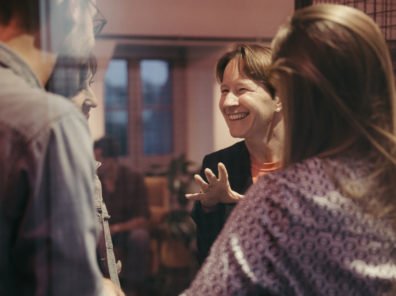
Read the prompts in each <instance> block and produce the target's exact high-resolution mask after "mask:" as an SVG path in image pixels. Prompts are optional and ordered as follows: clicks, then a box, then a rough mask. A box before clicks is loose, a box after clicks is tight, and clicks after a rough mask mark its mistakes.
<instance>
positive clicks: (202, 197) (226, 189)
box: [186, 162, 243, 211]
mask: <svg viewBox="0 0 396 296" xmlns="http://www.w3.org/2000/svg"><path fill="white" fill-rule="evenodd" d="M217 169H218V172H219V178H217V177H216V175H215V174H214V173H213V172H212V170H210V169H208V168H206V169H205V171H204V172H205V176H206V178H207V180H208V182H205V181H204V180H203V179H202V177H201V176H200V175H194V180H195V183H197V185H199V186H200V188H201V191H200V192H199V193H192V194H186V198H187V199H191V200H199V201H200V202H201V205H202V207H203V208H204V209H205V210H207V211H210V210H211V209H214V207H215V206H216V205H217V204H218V203H235V202H238V201H239V200H240V199H242V198H243V195H241V194H239V193H237V192H235V191H233V190H232V189H231V187H230V183H229V181H228V173H227V169H226V167H225V165H224V164H223V163H221V162H219V163H218V165H217Z"/></svg>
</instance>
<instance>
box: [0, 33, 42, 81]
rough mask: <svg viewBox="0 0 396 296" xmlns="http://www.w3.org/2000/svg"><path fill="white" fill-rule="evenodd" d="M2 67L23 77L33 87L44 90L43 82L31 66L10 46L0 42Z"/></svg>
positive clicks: (0, 63) (0, 64)
mask: <svg viewBox="0 0 396 296" xmlns="http://www.w3.org/2000/svg"><path fill="white" fill-rule="evenodd" d="M0 66H1V67H4V68H8V69H10V70H11V71H13V72H14V73H15V74H16V75H18V76H20V77H22V78H23V79H24V80H25V81H26V82H27V83H29V85H31V86H32V87H37V88H43V85H42V83H41V81H40V80H39V79H38V77H37V76H36V74H34V72H33V70H32V69H31V68H30V67H29V65H28V64H27V63H26V62H25V61H24V60H23V59H22V58H21V57H20V56H19V55H18V54H17V53H15V52H14V51H13V50H12V49H11V48H10V47H9V46H8V45H6V44H5V43H4V42H1V41H0Z"/></svg>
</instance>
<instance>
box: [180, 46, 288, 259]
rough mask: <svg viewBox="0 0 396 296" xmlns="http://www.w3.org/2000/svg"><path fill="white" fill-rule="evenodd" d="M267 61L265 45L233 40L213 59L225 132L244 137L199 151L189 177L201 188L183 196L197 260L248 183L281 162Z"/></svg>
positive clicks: (276, 106)
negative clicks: (198, 164) (196, 171)
mask: <svg viewBox="0 0 396 296" xmlns="http://www.w3.org/2000/svg"><path fill="white" fill-rule="evenodd" d="M270 62H271V50H270V49H269V48H267V47H263V46H261V45H257V44H240V45H237V46H236V47H235V49H233V50H232V51H230V52H227V53H225V54H224V55H223V56H222V57H221V58H220V59H219V61H218V62H217V70H216V74H217V79H218V81H219V83H220V89H221V98H220V103H219V108H220V111H221V113H222V114H223V116H224V119H225V121H226V123H227V126H228V128H229V131H230V134H231V136H232V137H234V138H243V139H244V141H241V142H238V143H236V144H234V145H233V146H231V147H228V148H225V149H223V150H220V151H217V152H214V153H212V154H209V155H207V156H205V158H204V160H203V164H202V168H201V172H200V175H196V176H195V181H196V182H197V184H198V185H199V186H200V187H201V192H199V193H195V194H187V195H186V198H188V199H192V200H196V201H197V202H196V203H195V206H194V209H193V211H192V217H193V219H194V221H195V222H196V224H197V233H198V237H197V243H198V259H199V261H200V262H201V263H202V262H203V260H204V259H205V258H206V256H207V255H208V252H209V249H210V247H211V245H212V243H213V242H214V240H215V239H216V237H217V235H218V234H219V233H220V231H221V229H222V227H223V225H224V223H225V221H226V220H227V218H228V215H229V214H230V213H231V211H232V209H233V208H234V206H235V205H236V203H237V202H238V201H239V200H240V199H242V198H243V194H244V193H245V191H246V190H247V189H248V187H249V186H250V185H251V184H253V183H254V182H256V180H257V179H258V177H259V176H261V175H263V174H265V173H267V172H270V171H274V170H276V169H278V168H279V167H280V166H281V153H282V137H283V120H282V113H281V112H280V111H281V104H280V101H279V99H278V98H277V97H276V96H275V95H274V88H273V86H272V85H271V84H270V83H269V81H268V76H267V69H268V67H269V65H270Z"/></svg>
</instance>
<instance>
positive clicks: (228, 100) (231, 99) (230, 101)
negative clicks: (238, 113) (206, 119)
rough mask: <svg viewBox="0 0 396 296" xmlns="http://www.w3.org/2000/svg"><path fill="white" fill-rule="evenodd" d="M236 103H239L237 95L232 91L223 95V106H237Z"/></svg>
mask: <svg viewBox="0 0 396 296" xmlns="http://www.w3.org/2000/svg"><path fill="white" fill-rule="evenodd" d="M237 105H239V98H238V96H236V95H235V94H234V93H233V92H229V93H228V94H227V95H226V96H225V97H224V101H223V106H224V107H230V106H237Z"/></svg>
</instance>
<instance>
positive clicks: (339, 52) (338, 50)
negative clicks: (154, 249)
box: [185, 4, 396, 296]
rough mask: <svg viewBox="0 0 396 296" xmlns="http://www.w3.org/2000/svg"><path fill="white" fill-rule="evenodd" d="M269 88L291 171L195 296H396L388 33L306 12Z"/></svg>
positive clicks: (238, 223)
mask: <svg viewBox="0 0 396 296" xmlns="http://www.w3.org/2000/svg"><path fill="white" fill-rule="evenodd" d="M271 77H272V79H273V81H274V85H275V88H276V91H277V95H278V96H279V98H280V100H281V102H282V105H283V112H284V119H285V150H284V158H283V161H284V162H283V163H284V169H283V170H282V171H277V172H273V173H270V174H266V175H264V176H263V177H261V178H260V180H259V181H258V182H257V183H256V184H255V185H253V186H252V188H251V189H250V190H249V192H248V193H247V194H246V196H245V198H244V199H243V200H242V201H241V202H239V204H238V206H237V207H236V208H235V210H234V211H233V212H232V214H231V216H230V218H229V219H228V222H227V224H226V225H225V227H224V229H223V232H222V233H221V234H220V236H219V237H218V239H217V240H216V242H215V243H214V245H213V248H212V250H211V254H210V256H209V257H208V259H207V261H206V262H205V264H204V265H203V267H202V268H201V270H200V271H199V273H198V275H197V277H196V279H195V280H194V282H193V283H192V285H191V287H190V288H189V289H188V290H187V291H186V292H185V295H197V294H200V295H304V296H305V295H384V294H386V293H389V294H391V293H392V294H391V295H395V293H394V291H392V286H393V284H394V282H395V279H396V234H395V225H396V223H395V222H396V215H395V214H396V209H395V207H396V200H395V198H396V182H395V181H394V178H395V176H396V174H395V171H396V169H395V167H396V153H395V148H396V140H395V139H396V135H395V133H396V117H395V116H396V106H395V103H396V101H395V99H396V96H395V85H394V77H393V69H392V64H391V61H390V57H389V52H388V49H387V46H386V43H385V41H384V38H383V37H382V35H381V32H380V30H379V28H378V26H377V25H376V24H375V23H374V21H373V20H372V19H370V18H369V17H368V16H367V15H365V14H364V13H363V12H360V11H358V10H356V9H354V8H350V7H347V6H341V5H330V4H320V5H314V6H310V7H307V8H304V9H302V10H299V11H296V12H295V14H294V16H293V17H292V18H291V20H290V22H289V23H288V24H286V25H285V26H283V27H282V28H281V29H280V30H279V32H278V33H277V35H276V37H275V38H274V40H273V68H272V71H271ZM198 291H199V292H198Z"/></svg>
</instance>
